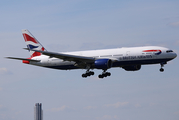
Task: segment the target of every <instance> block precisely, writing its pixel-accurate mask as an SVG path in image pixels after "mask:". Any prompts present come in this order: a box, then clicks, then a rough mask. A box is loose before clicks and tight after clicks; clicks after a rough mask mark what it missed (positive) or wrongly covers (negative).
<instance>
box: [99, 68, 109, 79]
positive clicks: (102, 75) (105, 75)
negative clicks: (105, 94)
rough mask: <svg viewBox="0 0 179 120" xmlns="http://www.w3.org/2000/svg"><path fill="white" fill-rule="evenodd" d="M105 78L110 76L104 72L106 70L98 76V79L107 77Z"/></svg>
mask: <svg viewBox="0 0 179 120" xmlns="http://www.w3.org/2000/svg"><path fill="white" fill-rule="evenodd" d="M107 76H111V73H110V72H106V70H104V71H103V72H102V74H100V75H98V77H99V78H104V77H107Z"/></svg>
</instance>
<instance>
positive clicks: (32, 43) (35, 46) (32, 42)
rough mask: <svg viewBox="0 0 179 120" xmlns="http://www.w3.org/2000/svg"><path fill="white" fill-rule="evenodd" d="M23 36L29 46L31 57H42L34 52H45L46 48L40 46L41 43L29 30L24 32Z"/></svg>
mask: <svg viewBox="0 0 179 120" xmlns="http://www.w3.org/2000/svg"><path fill="white" fill-rule="evenodd" d="M22 35H23V37H24V40H25V42H26V44H27V48H28V49H29V52H30V55H31V57H35V56H40V55H41V53H40V52H35V51H32V50H41V51H45V48H44V47H43V46H42V45H41V44H40V42H39V41H38V40H37V39H36V38H35V37H34V36H33V35H32V34H31V33H30V32H29V31H28V30H27V29H25V30H22Z"/></svg>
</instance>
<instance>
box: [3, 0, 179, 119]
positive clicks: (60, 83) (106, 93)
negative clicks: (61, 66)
mask: <svg viewBox="0 0 179 120" xmlns="http://www.w3.org/2000/svg"><path fill="white" fill-rule="evenodd" d="M178 6H179V1H177V0H150V1H149V0H145V1H142V0H130V1H122V0H121V1H119V0H113V1H109V0H75V1H74V0H64V1H62V0H43V1H42V0H39V1H35V0H31V1H26V0H17V1H11V0H1V1H0V15H1V17H0V21H1V22H0V44H1V47H0V49H1V50H0V54H1V58H0V119H1V120H24V119H26V120H32V119H34V117H33V116H34V114H33V112H34V110H33V107H34V105H35V103H37V102H41V103H42V105H43V110H44V120H48V119H49V120H57V119H65V120H72V119H73V120H84V119H85V120H131V119H132V120H139V119H145V120H151V119H153V120H156V119H157V120H168V119H172V120H178V118H179V96H178V93H179V81H178V80H179V78H178V77H179V76H178V67H179V62H178V58H176V59H175V60H173V61H171V62H169V63H168V64H167V65H166V66H165V67H164V68H165V72H164V73H160V72H159V69H160V65H151V66H148V65H146V66H142V69H141V70H140V71H136V72H126V71H124V70H123V69H121V68H114V69H110V70H109V72H111V73H112V76H111V77H108V78H105V79H103V80H101V79H98V78H97V76H98V74H100V73H101V72H102V71H100V70H94V71H95V75H94V76H92V77H89V78H87V79H83V78H81V74H82V73H84V72H85V70H72V71H61V70H52V69H47V68H40V67H36V66H30V65H25V64H22V63H21V61H15V60H7V59H5V58H4V57H6V56H16V57H27V58H28V57H29V53H28V52H27V51H25V50H23V49H22V48H24V47H25V42H24V40H23V37H22V33H21V30H22V29H28V30H29V31H31V33H32V34H33V35H34V36H35V37H36V38H37V39H38V40H39V41H40V42H41V43H42V44H43V46H44V47H45V48H46V49H47V50H49V51H54V52H63V51H76V50H91V49H105V48H118V47H131V46H145V45H157V46H164V47H168V48H171V49H173V50H174V51H175V52H176V53H177V54H179V34H178V31H179V7H178Z"/></svg>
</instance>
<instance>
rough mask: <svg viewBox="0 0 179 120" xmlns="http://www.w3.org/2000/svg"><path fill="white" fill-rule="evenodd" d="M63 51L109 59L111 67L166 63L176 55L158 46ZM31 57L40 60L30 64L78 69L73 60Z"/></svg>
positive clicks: (44, 56)
mask: <svg viewBox="0 0 179 120" xmlns="http://www.w3.org/2000/svg"><path fill="white" fill-rule="evenodd" d="M63 53H64V54H69V55H78V56H85V57H94V58H95V59H111V60H112V62H113V64H112V67H123V66H128V65H145V64H159V63H166V62H167V61H170V60H172V59H174V58H175V57H176V56H177V55H176V53H174V52H173V51H171V50H170V49H168V48H165V47H158V46H145V47H129V48H116V49H103V50H89V51H77V52H63ZM32 59H33V60H40V62H33V61H31V62H30V64H32V65H37V66H42V67H48V68H54V69H62V70H67V69H79V67H77V66H75V62H73V61H72V62H70V61H64V60H62V59H58V58H55V57H49V56H46V55H41V56H36V57H33V58H32Z"/></svg>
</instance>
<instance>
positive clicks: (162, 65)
mask: <svg viewBox="0 0 179 120" xmlns="http://www.w3.org/2000/svg"><path fill="white" fill-rule="evenodd" d="M165 64H167V63H166V62H165V63H160V65H161V68H160V72H163V71H164V69H163V67H164V65H165Z"/></svg>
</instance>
